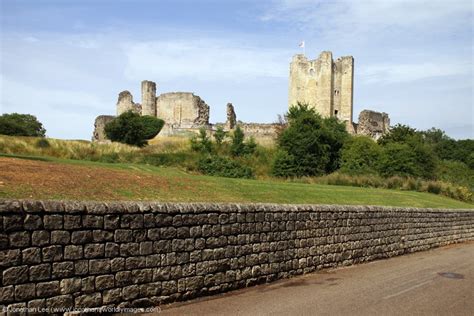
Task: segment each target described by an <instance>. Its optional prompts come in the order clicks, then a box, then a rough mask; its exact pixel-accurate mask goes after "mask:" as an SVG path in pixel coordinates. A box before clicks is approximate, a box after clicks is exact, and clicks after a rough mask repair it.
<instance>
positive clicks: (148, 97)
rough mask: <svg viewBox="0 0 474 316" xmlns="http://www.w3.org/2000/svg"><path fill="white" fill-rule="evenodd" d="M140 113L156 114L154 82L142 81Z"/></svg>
mask: <svg viewBox="0 0 474 316" xmlns="http://www.w3.org/2000/svg"><path fill="white" fill-rule="evenodd" d="M142 115H150V116H156V83H154V82H153V81H148V80H144V81H142Z"/></svg>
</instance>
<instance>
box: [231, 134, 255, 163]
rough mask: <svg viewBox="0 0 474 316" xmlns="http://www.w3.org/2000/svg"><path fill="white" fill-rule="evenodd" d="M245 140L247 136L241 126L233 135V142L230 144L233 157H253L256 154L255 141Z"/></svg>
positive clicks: (251, 139)
mask: <svg viewBox="0 0 474 316" xmlns="http://www.w3.org/2000/svg"><path fill="white" fill-rule="evenodd" d="M244 140H245V134H244V132H243V131H242V129H241V128H240V126H237V127H236V128H235V130H234V132H233V133H232V142H231V144H230V153H231V155H232V156H234V157H236V156H244V155H251V154H253V153H254V152H255V149H256V147H257V144H256V143H255V139H253V138H250V139H249V140H248V141H244Z"/></svg>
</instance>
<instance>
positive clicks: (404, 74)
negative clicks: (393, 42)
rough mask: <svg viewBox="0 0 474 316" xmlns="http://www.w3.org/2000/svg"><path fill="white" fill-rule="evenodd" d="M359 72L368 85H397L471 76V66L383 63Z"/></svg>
mask: <svg viewBox="0 0 474 316" xmlns="http://www.w3.org/2000/svg"><path fill="white" fill-rule="evenodd" d="M358 72H359V75H360V78H361V79H362V80H363V81H364V82H365V83H368V84H371V83H397V82H411V81H415V80H420V79H426V78H434V77H444V76H455V75H469V74H470V73H471V66H470V64H466V63H462V62H459V63H453V62H440V63H430V62H424V63H416V64H414V63H413V64H394V63H381V64H370V65H365V66H361V67H360V70H359V71H358Z"/></svg>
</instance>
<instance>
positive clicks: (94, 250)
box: [84, 244, 105, 259]
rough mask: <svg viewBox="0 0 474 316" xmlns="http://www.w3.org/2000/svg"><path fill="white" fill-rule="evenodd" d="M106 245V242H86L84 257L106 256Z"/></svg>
mask: <svg viewBox="0 0 474 316" xmlns="http://www.w3.org/2000/svg"><path fill="white" fill-rule="evenodd" d="M104 254H105V245H104V244H86V245H84V258H86V259H91V258H100V257H104Z"/></svg>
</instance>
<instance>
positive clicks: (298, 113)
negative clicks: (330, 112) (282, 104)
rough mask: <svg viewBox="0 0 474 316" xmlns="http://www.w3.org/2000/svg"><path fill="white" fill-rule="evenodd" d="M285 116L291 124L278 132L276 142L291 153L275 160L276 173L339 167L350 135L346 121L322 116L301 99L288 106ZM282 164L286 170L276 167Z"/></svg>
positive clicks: (315, 172) (312, 173) (309, 172)
mask: <svg viewBox="0 0 474 316" xmlns="http://www.w3.org/2000/svg"><path fill="white" fill-rule="evenodd" d="M286 119H287V121H288V126H287V127H286V128H285V129H284V130H283V131H282V132H281V133H280V134H279V136H278V139H277V145H278V149H279V150H280V151H285V152H286V153H287V154H288V155H286V156H285V155H283V154H280V155H279V156H278V157H276V158H278V159H279V161H275V162H274V164H273V166H274V170H273V172H272V173H273V174H274V175H278V174H281V175H284V174H285V175H286V176H288V177H289V176H291V177H302V176H315V175H321V174H324V173H327V172H330V171H333V170H336V169H337V168H338V166H339V161H340V150H341V147H342V144H343V143H344V141H345V140H346V139H347V137H348V134H347V132H346V130H345V126H344V124H343V123H340V122H338V121H337V120H336V119H334V118H329V119H323V118H322V117H321V116H320V115H319V114H317V113H316V112H315V110H314V109H312V108H309V106H308V105H306V104H301V103H298V104H297V105H296V106H292V107H291V108H290V109H289V111H288V113H287V114H286ZM276 158H275V159H276ZM290 163H291V164H292V165H291V166H290V165H289V164H290ZM279 167H282V168H284V170H278V169H275V168H279ZM289 172H291V174H289Z"/></svg>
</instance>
